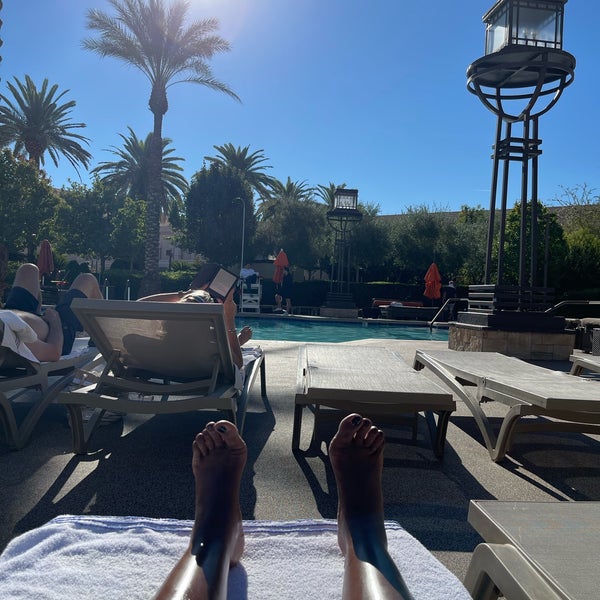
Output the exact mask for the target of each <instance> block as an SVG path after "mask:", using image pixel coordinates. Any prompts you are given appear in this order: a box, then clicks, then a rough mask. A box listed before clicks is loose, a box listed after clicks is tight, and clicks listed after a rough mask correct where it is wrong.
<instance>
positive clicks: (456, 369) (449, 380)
mask: <svg viewBox="0 0 600 600" xmlns="http://www.w3.org/2000/svg"><path fill="white" fill-rule="evenodd" d="M414 367H415V368H416V369H422V368H424V367H426V368H427V369H429V370H430V371H431V372H432V373H433V374H434V375H436V376H437V377H438V378H439V379H440V380H441V381H442V382H443V383H444V384H445V385H446V386H448V388H449V389H451V390H452V391H453V392H454V393H455V394H456V396H458V398H460V399H461V400H462V401H463V402H464V403H465V404H466V405H467V407H468V408H469V410H470V411H471V413H472V415H473V417H474V418H475V421H476V423H477V425H478V427H479V429H480V431H481V434H482V436H483V440H484V443H485V445H486V447H487V449H488V451H489V453H490V456H491V458H492V460H494V461H500V460H502V459H503V458H504V456H505V455H506V453H507V452H508V451H509V450H510V447H511V444H512V438H513V436H514V434H515V432H517V431H577V432H581V433H584V432H589V433H598V432H600V386H599V385H598V383H597V382H595V381H588V380H585V379H576V378H574V377H571V376H570V375H569V374H567V373H564V372H562V371H552V370H551V369H545V368H543V367H538V366H536V365H532V364H530V363H526V362H524V361H522V360H520V359H518V358H514V357H511V356H505V355H503V354H498V353H496V352H460V351H456V350H439V351H424V350H417V352H416V354H415V359H414ZM488 401H498V402H501V403H503V404H506V405H507V406H508V407H509V409H508V412H507V413H506V415H505V416H504V420H503V421H502V425H501V427H500V430H499V432H498V433H497V434H496V433H495V432H494V430H493V428H492V426H491V423H490V421H489V419H488V417H487V416H486V414H485V412H484V410H483V408H482V406H483V405H484V403H485V402H488ZM524 417H543V418H539V419H525V418H524Z"/></svg>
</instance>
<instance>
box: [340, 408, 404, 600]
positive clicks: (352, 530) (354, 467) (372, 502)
mask: <svg viewBox="0 0 600 600" xmlns="http://www.w3.org/2000/svg"><path fill="white" fill-rule="evenodd" d="M383 447H384V436H383V432H382V431H381V430H379V429H377V428H376V427H374V426H373V425H372V424H371V421H370V420H369V419H364V418H362V417H361V416H360V415H357V414H352V415H350V416H348V417H346V418H344V419H343V420H342V421H341V423H340V426H339V429H338V431H337V433H336V435H335V436H334V438H333V440H332V441H331V444H330V445H329V457H330V460H331V466H332V468H333V472H334V474H335V479H336V482H337V487H338V497H339V505H338V542H339V545H340V548H341V550H342V553H343V554H344V559H345V572H344V587H343V592H342V597H343V598H344V599H346V600H349V599H354V598H356V599H368V598H381V599H390V600H391V599H394V600H398V599H400V600H409V599H411V598H412V595H411V594H410V592H409V591H408V589H407V588H406V584H405V583H404V580H403V579H402V576H401V575H400V572H399V571H398V568H397V567H396V565H395V564H394V561H393V560H392V558H391V557H390V555H389V553H388V549H387V536H386V533H385V526H384V516H383V492H382V488H381V474H382V470H383Z"/></svg>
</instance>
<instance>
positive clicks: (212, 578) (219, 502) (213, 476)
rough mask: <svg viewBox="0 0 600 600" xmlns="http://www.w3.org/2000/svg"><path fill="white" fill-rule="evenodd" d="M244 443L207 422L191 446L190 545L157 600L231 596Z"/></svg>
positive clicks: (223, 426) (239, 537)
mask: <svg viewBox="0 0 600 600" xmlns="http://www.w3.org/2000/svg"><path fill="white" fill-rule="evenodd" d="M246 455H247V451H246V444H245V443H244V440H242V438H241V437H240V436H239V433H238V431H237V429H236V428H235V425H233V424H232V423H230V422H229V421H219V422H218V423H209V424H208V425H207V426H206V428H205V429H204V431H202V432H201V433H199V434H198V435H197V436H196V439H195V440H194V444H193V458H192V469H193V471H194V477H195V479H196V518H195V522H194V528H193V530H192V535H191V539H190V543H189V546H188V548H187V550H186V552H185V554H184V555H183V556H182V557H181V558H180V559H179V561H178V562H177V564H176V565H175V567H174V568H173V570H172V571H171V573H170V574H169V576H168V577H167V579H166V580H165V582H164V584H163V586H162V587H161V589H160V590H159V592H158V594H157V595H156V596H155V599H156V600H165V599H169V600H171V599H181V600H184V599H185V600H188V599H189V600H204V599H209V598H210V599H213V598H215V599H225V598H226V597H227V577H228V574H229V568H230V567H231V566H233V565H235V564H236V563H237V562H238V561H239V559H240V557H241V555H242V551H243V549H244V534H243V531H242V514H241V511H240V504H239V498H240V481H241V477H242V471H243V470H244V465H245V464H246Z"/></svg>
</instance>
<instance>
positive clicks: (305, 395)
mask: <svg viewBox="0 0 600 600" xmlns="http://www.w3.org/2000/svg"><path fill="white" fill-rule="evenodd" d="M295 404H296V406H295V412H294V430H293V433H292V450H298V449H299V445H300V433H301V428H302V415H303V410H304V408H309V409H311V410H312V411H313V413H314V420H315V422H314V428H313V435H312V440H311V447H314V445H315V443H316V441H317V440H316V433H317V428H318V426H319V423H320V422H321V421H324V420H326V419H327V418H328V417H333V418H335V419H336V420H339V412H337V411H344V412H346V413H347V414H348V413H351V412H357V413H360V414H362V415H364V416H370V417H373V418H375V419H379V418H381V420H382V421H385V422H386V423H393V422H403V423H407V418H406V415H407V414H410V416H411V419H410V421H408V422H410V423H411V424H413V427H414V424H415V423H416V416H417V413H419V412H424V413H425V417H426V420H427V426H428V429H429V434H430V437H431V444H432V447H433V451H434V453H435V455H436V456H437V457H438V458H441V457H442V456H443V453H444V446H445V440H446V431H447V428H448V419H449V417H450V414H451V413H452V411H454V410H456V403H455V402H454V400H453V398H452V395H451V394H450V393H448V392H447V391H446V390H444V389H442V388H441V387H440V386H438V385H437V384H436V383H435V382H434V381H431V380H430V379H428V378H427V377H424V376H423V375H422V374H419V373H417V372H416V371H415V370H414V369H412V368H411V367H409V366H408V365H407V364H406V363H405V362H404V361H403V360H402V358H401V357H400V356H399V355H398V354H396V353H394V352H392V351H391V350H388V349H386V348H378V347H373V346H354V345H352V346H345V345H342V344H306V345H304V346H301V347H300V349H299V353H298V373H297V380H296V397H295ZM325 408H329V409H333V410H334V411H336V413H337V414H333V415H331V414H328V413H331V412H332V411H331V410H324V409H325ZM434 415H437V422H436V419H435V416H434ZM415 437H416V430H415V429H413V439H414V438H415Z"/></svg>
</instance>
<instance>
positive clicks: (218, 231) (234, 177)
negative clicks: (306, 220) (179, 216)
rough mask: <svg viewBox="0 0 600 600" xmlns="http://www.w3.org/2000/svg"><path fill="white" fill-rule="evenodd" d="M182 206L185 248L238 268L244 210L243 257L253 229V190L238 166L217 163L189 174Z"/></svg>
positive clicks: (254, 221) (252, 236)
mask: <svg viewBox="0 0 600 600" xmlns="http://www.w3.org/2000/svg"><path fill="white" fill-rule="evenodd" d="M241 202H243V203H244V206H245V209H244V210H242V204H241ZM185 206H186V219H185V228H186V229H185V239H186V243H185V245H186V247H187V248H189V249H190V250H192V251H193V252H197V253H199V254H203V255H204V256H206V257H207V258H208V259H209V260H212V261H215V262H219V263H223V264H225V265H230V266H232V265H235V266H236V267H237V264H239V262H240V250H241V243H242V218H243V216H244V212H245V217H246V218H245V223H244V232H245V235H244V242H245V243H244V256H248V255H249V253H248V251H247V248H248V247H249V246H250V245H251V243H252V239H253V238H254V234H255V231H256V217H255V215H254V201H253V199H252V189H251V188H250V185H249V184H248V183H247V182H246V181H245V179H244V178H243V177H242V175H241V173H240V172H239V170H238V169H232V168H230V167H227V166H223V165H220V164H216V163H215V164H212V165H211V166H210V167H209V168H207V167H203V168H202V169H201V170H200V171H199V172H198V173H196V174H195V175H194V176H193V177H192V183H191V185H190V190H189V192H188V195H187V198H186V202H185Z"/></svg>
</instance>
